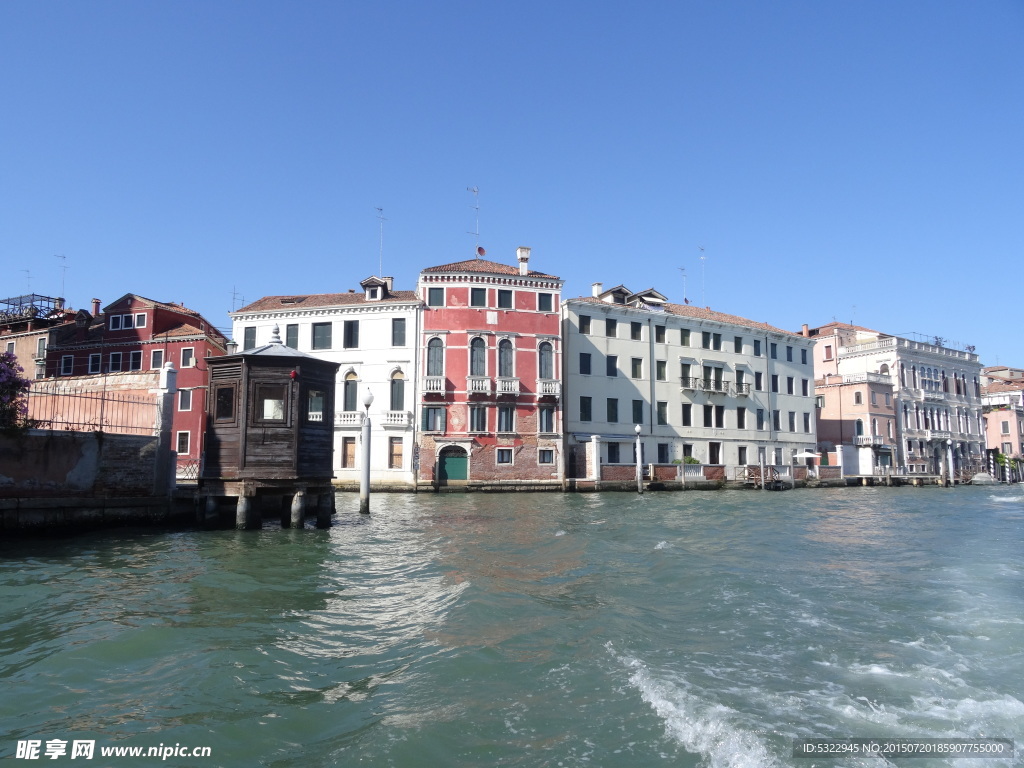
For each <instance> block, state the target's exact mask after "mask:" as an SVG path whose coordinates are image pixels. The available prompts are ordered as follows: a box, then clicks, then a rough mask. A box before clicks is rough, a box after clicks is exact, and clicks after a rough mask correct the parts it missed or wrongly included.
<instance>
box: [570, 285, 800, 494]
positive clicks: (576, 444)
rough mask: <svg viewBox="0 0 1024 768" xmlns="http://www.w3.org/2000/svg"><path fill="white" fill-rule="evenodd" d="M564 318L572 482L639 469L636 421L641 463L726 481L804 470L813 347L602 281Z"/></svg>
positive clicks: (749, 324)
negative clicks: (751, 473)
mask: <svg viewBox="0 0 1024 768" xmlns="http://www.w3.org/2000/svg"><path fill="white" fill-rule="evenodd" d="M562 318H563V324H562V336H563V343H564V345H565V347H564V348H565V351H566V352H565V356H564V361H565V362H564V370H563V377H564V378H563V381H564V386H565V392H566V397H565V407H564V420H565V432H566V450H567V466H568V468H569V476H570V477H572V476H575V477H578V478H587V477H593V478H594V479H599V478H600V477H601V476H609V473H603V474H598V473H597V471H596V469H595V467H597V466H598V465H616V464H623V465H632V464H633V463H634V461H635V458H634V452H635V448H634V445H635V440H636V433H635V427H636V426H637V425H639V426H640V432H641V451H642V453H643V457H642V462H643V463H644V464H657V465H668V464H673V463H680V462H683V461H685V460H686V459H687V458H689V459H690V460H691V461H693V460H696V461H697V462H699V463H700V464H704V465H713V466H716V467H719V466H720V467H723V471H721V472H720V473H719V476H720V477H723V478H724V479H739V478H740V477H741V474H742V472H743V470H745V469H746V468H747V467H753V466H757V465H759V464H760V463H762V462H763V463H765V464H767V465H774V466H779V467H783V468H786V467H791V466H792V465H793V464H799V465H801V466H803V465H804V463H805V461H804V457H805V456H806V454H807V452H809V451H813V450H814V446H815V442H816V439H815V424H814V398H813V395H814V392H813V378H814V373H813V372H814V368H813V361H812V358H811V349H812V347H813V344H814V342H813V341H812V340H810V339H807V338H804V337H802V336H800V335H798V334H794V333H790V332H788V331H784V330H782V329H779V328H773V327H772V326H769V325H767V324H765V323H758V322H755V321H753V320H747V319H744V318H742V317H737V316H735V315H728V314H725V313H722V312H716V311H713V310H711V309H706V308H699V307H695V306H692V305H687V304H671V303H669V302H668V301H667V300H666V298H665V297H664V296H663V295H662V294H660V293H658V292H657V291H656V290H654V289H649V290H646V291H640V292H638V293H634V292H632V291H630V290H629V289H627V288H625V287H624V286H621V285H620V286H618V287H616V288H613V289H611V290H608V291H605V290H603V287H602V285H601V284H600V283H595V284H594V289H593V295H592V296H590V297H584V298H578V299H569V300H568V301H565V302H563V305H562ZM595 451H596V452H599V456H598V457H596V458H597V461H595V457H594V455H593V454H594V453H595ZM569 457H571V459H570V458H569ZM659 474H660V473H659ZM710 476H711V475H708V474H705V477H710Z"/></svg>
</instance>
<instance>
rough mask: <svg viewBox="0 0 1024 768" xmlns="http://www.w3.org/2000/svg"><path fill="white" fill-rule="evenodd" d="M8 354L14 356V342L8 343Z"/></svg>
mask: <svg viewBox="0 0 1024 768" xmlns="http://www.w3.org/2000/svg"><path fill="white" fill-rule="evenodd" d="M7 352H8V353H9V354H12V355H13V354H14V342H13V341H8V342H7Z"/></svg>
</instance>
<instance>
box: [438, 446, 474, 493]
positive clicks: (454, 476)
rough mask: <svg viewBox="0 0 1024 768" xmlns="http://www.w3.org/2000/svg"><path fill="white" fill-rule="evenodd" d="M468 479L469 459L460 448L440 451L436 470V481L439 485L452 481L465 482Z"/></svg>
mask: <svg viewBox="0 0 1024 768" xmlns="http://www.w3.org/2000/svg"><path fill="white" fill-rule="evenodd" d="M468 477H469V457H468V456H467V455H466V451H465V450H464V449H462V448H445V449H444V450H442V451H441V456H440V460H439V462H438V468H437V479H438V482H439V483H440V484H441V485H447V484H448V483H449V482H451V481H453V480H466V479H468Z"/></svg>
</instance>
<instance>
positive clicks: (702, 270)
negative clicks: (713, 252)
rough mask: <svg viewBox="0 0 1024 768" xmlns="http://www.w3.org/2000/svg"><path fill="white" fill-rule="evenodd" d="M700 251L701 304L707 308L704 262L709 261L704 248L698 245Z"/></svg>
mask: <svg viewBox="0 0 1024 768" xmlns="http://www.w3.org/2000/svg"><path fill="white" fill-rule="evenodd" d="M697 248H699V249H700V303H701V305H702V306H705V307H706V306H707V302H706V301H705V300H704V262H705V261H706V260H707V258H708V257H707V256H706V255H705V254H704V246H703V245H698V246H697Z"/></svg>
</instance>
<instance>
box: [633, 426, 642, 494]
mask: <svg viewBox="0 0 1024 768" xmlns="http://www.w3.org/2000/svg"><path fill="white" fill-rule="evenodd" d="M633 431H634V432H636V492H637V493H643V492H644V473H643V470H642V469H640V425H639V424H637V425H636V426H635V427H633Z"/></svg>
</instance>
